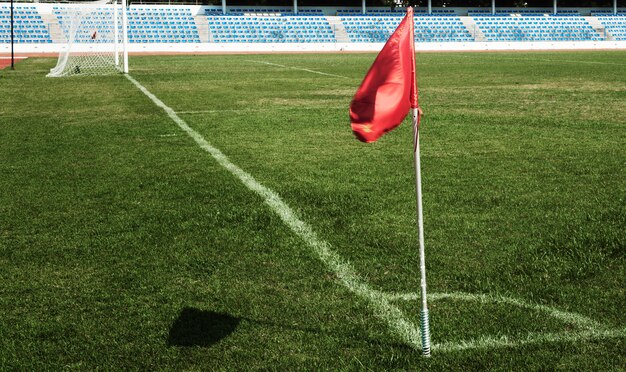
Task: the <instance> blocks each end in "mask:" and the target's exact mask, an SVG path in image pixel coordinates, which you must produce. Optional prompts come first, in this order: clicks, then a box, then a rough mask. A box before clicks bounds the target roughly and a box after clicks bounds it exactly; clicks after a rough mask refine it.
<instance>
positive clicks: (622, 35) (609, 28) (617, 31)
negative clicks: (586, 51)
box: [598, 14, 626, 41]
mask: <svg viewBox="0 0 626 372" xmlns="http://www.w3.org/2000/svg"><path fill="white" fill-rule="evenodd" d="M598 20H599V21H600V23H602V25H603V26H604V29H605V30H606V32H607V36H609V37H610V38H611V39H613V40H617V41H623V40H626V14H624V15H618V16H610V17H598Z"/></svg>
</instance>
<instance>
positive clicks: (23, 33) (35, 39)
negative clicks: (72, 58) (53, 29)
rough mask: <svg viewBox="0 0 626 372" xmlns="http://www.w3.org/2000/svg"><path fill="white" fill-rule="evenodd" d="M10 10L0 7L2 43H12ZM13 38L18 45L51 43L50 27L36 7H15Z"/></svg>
mask: <svg viewBox="0 0 626 372" xmlns="http://www.w3.org/2000/svg"><path fill="white" fill-rule="evenodd" d="M10 12H11V11H10V8H9V7H7V6H2V7H0V43H9V42H10V41H11V24H10V17H11V16H10ZM13 37H14V40H15V42H16V43H51V42H52V38H51V37H50V32H49V30H48V26H47V25H46V24H45V23H44V22H43V20H42V19H41V15H40V14H39V12H38V11H37V8H36V7H34V6H15V7H13Z"/></svg>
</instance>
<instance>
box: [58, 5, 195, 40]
mask: <svg viewBox="0 0 626 372" xmlns="http://www.w3.org/2000/svg"><path fill="white" fill-rule="evenodd" d="M97 12H98V13H97V14H96V15H95V17H101V20H100V22H99V24H100V27H105V28H113V21H112V16H111V12H112V10H111V9H98V10H97ZM54 14H55V15H56V16H57V19H58V21H59V24H60V25H61V26H62V25H63V23H64V22H67V21H65V20H64V19H63V11H62V9H61V8H56V7H55V8H54ZM62 28H63V27H62ZM63 29H65V30H66V29H67V28H63ZM99 41H100V40H98V39H93V40H92V39H90V38H88V37H83V38H82V39H80V42H87V43H92V42H99ZM128 42H129V43H199V42H200V36H199V35H198V28H197V26H196V23H195V21H194V19H193V15H192V14H191V11H190V10H181V9H176V10H156V9H155V10H146V9H130V10H129V11H128Z"/></svg>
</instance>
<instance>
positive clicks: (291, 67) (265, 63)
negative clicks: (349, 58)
mask: <svg viewBox="0 0 626 372" xmlns="http://www.w3.org/2000/svg"><path fill="white" fill-rule="evenodd" d="M246 62H252V63H262V64H264V65H270V66H277V67H283V68H290V69H292V70H300V71H306V72H311V73H313V74H320V75H326V76H334V77H340V78H344V79H350V78H349V77H347V76H343V75H335V74H327V73H326V72H320V71H315V70H309V69H307V68H301V67H293V66H285V65H279V64H278V63H271V62H265V61H253V60H250V59H248V60H246Z"/></svg>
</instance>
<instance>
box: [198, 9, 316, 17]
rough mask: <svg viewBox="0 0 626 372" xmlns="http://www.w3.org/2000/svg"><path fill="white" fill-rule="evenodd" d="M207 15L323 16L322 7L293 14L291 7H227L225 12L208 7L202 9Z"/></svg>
mask: <svg viewBox="0 0 626 372" xmlns="http://www.w3.org/2000/svg"><path fill="white" fill-rule="evenodd" d="M204 13H205V14H206V15H208V16H251V17H280V16H296V15H298V16H320V17H321V16H324V11H322V9H298V14H295V13H294V11H293V8H285V7H283V8H263V9H260V8H229V9H228V11H227V12H226V14H223V12H222V9H216V8H208V9H205V10H204Z"/></svg>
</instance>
